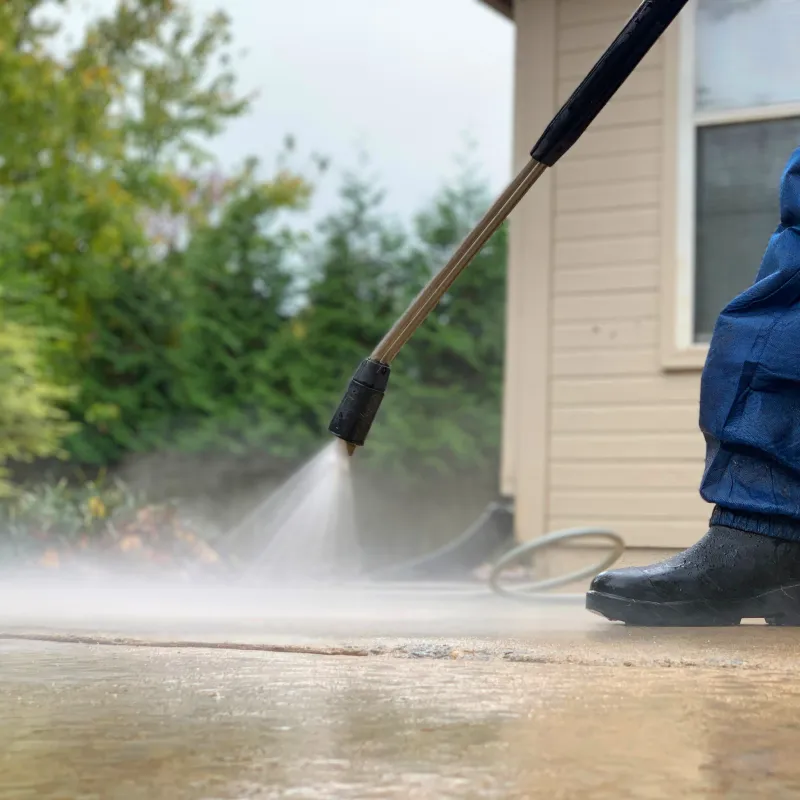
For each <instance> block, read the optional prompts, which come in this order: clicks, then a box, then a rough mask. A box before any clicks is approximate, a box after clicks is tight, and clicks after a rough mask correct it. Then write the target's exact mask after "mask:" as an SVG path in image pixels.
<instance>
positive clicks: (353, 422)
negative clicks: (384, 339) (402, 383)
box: [328, 358, 390, 456]
mask: <svg viewBox="0 0 800 800" xmlns="http://www.w3.org/2000/svg"><path fill="white" fill-rule="evenodd" d="M389 372H390V368H389V365H388V364H383V363H381V362H380V361H374V360H373V359H371V358H368V359H366V360H364V361H362V362H361V365H360V366H359V368H358V369H357V370H356V373H355V375H353V378H352V380H351V381H350V383H349V384H348V386H347V391H345V394H344V397H343V398H342V402H341V403H339V407H338V408H337V409H336V413H335V414H334V415H333V419H332V420H331V424H330V425H329V426H328V430H329V431H330V432H331V433H332V434H333V435H334V436H338V437H339V438H340V439H343V440H344V442H345V444H346V445H347V453H348V455H351V456H352V455H353V453H354V452H355V449H356V447H363V445H364V442H365V440H366V438H367V434H368V433H369V429H370V428H371V427H372V423H373V422H374V420H375V415H376V414H377V413H378V408H379V407H380V405H381V401H382V400H383V393H384V392H385V391H386V386H387V384H388V383H389Z"/></svg>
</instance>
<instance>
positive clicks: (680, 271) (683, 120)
mask: <svg viewBox="0 0 800 800" xmlns="http://www.w3.org/2000/svg"><path fill="white" fill-rule="evenodd" d="M696 12H697V0H690V2H689V3H688V4H687V6H686V8H685V9H684V11H683V12H682V13H681V15H680V16H679V18H678V20H677V22H676V24H675V25H674V26H673V29H672V30H671V31H670V33H669V35H668V37H667V41H666V42H665V47H666V48H667V57H666V63H665V107H666V109H667V112H666V113H665V115H664V120H665V123H664V124H665V130H664V150H665V152H664V170H663V173H662V174H663V178H664V187H663V189H664V192H663V199H664V210H665V229H664V236H663V239H664V242H663V261H662V270H663V283H662V313H663V320H662V338H661V341H662V346H661V351H662V353H661V355H662V359H661V360H662V367H663V368H664V369H667V370H671V369H675V370H681V369H701V368H702V367H703V364H704V363H705V359H706V355H707V353H708V344H706V343H701V342H697V341H696V340H695V338H694V327H695V320H694V307H695V302H694V301H695V287H696V280H695V231H696V222H697V214H696V211H697V209H696V182H697V171H696V168H697V129H698V128H700V127H711V126H714V125H731V124H736V123H742V122H758V121H761V120H778V119H787V118H790V117H800V102H794V103H785V104H781V105H777V104H776V105H771V106H757V107H754V108H736V109H731V110H725V111H696V110H695V91H696V90H695V77H696V76H695V56H694V54H695V49H694V45H695V38H694V37H695V15H696ZM787 158H788V154H787ZM670 223H671V224H670ZM775 224H776V225H777V220H776V221H775ZM670 228H672V233H673V235H672V236H671V235H670ZM764 246H765V247H766V241H765V242H764ZM756 266H757V265H754V267H753V270H754V274H755V268H756Z"/></svg>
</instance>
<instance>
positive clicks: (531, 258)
mask: <svg viewBox="0 0 800 800" xmlns="http://www.w3.org/2000/svg"><path fill="white" fill-rule="evenodd" d="M636 5H637V3H636V0H517V2H516V3H515V18H516V22H517V32H518V56H517V71H516V80H517V93H516V127H515V137H516V140H517V146H516V147H515V159H516V161H517V164H516V165H515V166H521V164H522V163H524V159H525V157H526V154H527V150H528V149H529V148H530V146H531V145H532V144H533V143H534V141H535V140H536V138H537V137H538V135H539V134H540V133H541V130H542V128H543V127H544V125H545V124H546V122H547V121H548V119H549V117H550V116H552V114H553V113H554V112H555V110H556V108H557V107H558V106H560V104H561V103H562V102H563V101H564V100H566V99H567V97H568V96H569V94H570V93H571V92H572V91H573V90H574V88H575V87H576V85H577V84H578V83H579V82H580V80H581V79H582V78H583V77H584V76H585V74H586V73H587V72H588V71H589V69H590V68H591V66H592V65H593V63H594V62H595V61H596V59H597V58H598V56H599V55H600V54H601V53H602V51H603V50H604V49H605V47H607V46H608V44H609V43H610V42H611V41H612V40H613V38H614V37H615V36H616V34H617V33H618V32H619V30H620V29H621V27H622V26H623V25H624V23H625V21H626V20H627V18H628V17H629V16H630V15H631V13H632V12H633V11H634V10H635V8H636ZM677 40H678V36H677V31H675V30H674V29H673V30H671V31H669V32H668V34H667V36H666V37H665V39H664V40H663V41H661V42H659V43H658V44H657V45H656V46H655V48H654V49H653V51H652V52H651V53H650V54H649V55H648V56H647V58H646V59H645V60H644V61H643V62H642V64H641V65H640V66H639V68H638V69H637V70H636V72H635V73H634V74H633V75H632V76H631V78H630V79H629V80H628V81H627V83H626V84H625V85H624V86H623V87H622V89H621V90H620V91H619V93H618V95H617V96H616V97H615V98H614V100H613V101H612V102H611V103H610V104H609V106H608V107H607V108H606V109H605V110H604V111H603V112H602V114H601V115H600V116H599V117H598V119H597V120H596V121H595V123H594V124H593V125H592V127H591V128H590V129H589V131H587V133H586V134H585V135H584V137H583V138H582V139H581V141H579V142H578V144H577V145H576V146H575V147H574V149H573V150H572V151H570V153H568V154H567V155H566V156H565V157H564V159H563V161H562V162H561V163H560V164H559V165H557V167H556V168H555V169H554V170H553V171H552V173H553V174H552V175H551V176H550V177H549V179H548V181H547V182H545V183H544V185H542V184H540V185H537V186H536V187H535V188H534V189H533V190H532V193H531V194H532V195H533V196H535V197H536V198H537V199H536V200H534V201H533V202H530V203H529V204H528V205H526V206H524V207H522V208H520V209H519V210H518V213H517V214H516V215H515V217H514V218H513V219H512V223H511V257H510V265H509V283H510V287H509V290H510V291H509V294H510V299H509V322H508V377H507V386H506V388H507V394H508V398H507V401H506V415H507V420H506V432H505V437H504V459H503V474H502V484H503V488H504V489H505V490H506V491H508V492H510V493H513V494H514V495H515V497H516V498H517V506H518V512H517V515H518V535H519V536H520V538H523V539H529V538H533V537H536V536H539V535H541V534H542V533H544V532H547V531H548V530H556V529H560V528H568V527H575V526H584V525H599V526H602V527H605V528H610V529H612V530H614V531H616V532H618V533H619V534H621V535H622V536H623V537H624V538H625V539H626V541H627V542H628V544H629V545H630V546H632V547H648V548H676V547H684V546H686V545H688V544H691V543H692V542H694V541H695V540H696V539H697V538H698V535H699V534H700V533H701V532H702V529H703V525H704V524H705V522H706V521H707V518H708V514H709V508H708V506H707V505H706V504H705V503H704V502H703V501H702V500H701V499H700V497H699V496H698V493H697V486H698V482H699V478H700V474H701V470H702V461H703V441H702V437H701V435H700V433H699V432H698V430H697V413H698V412H697V406H698V395H699V371H698V370H697V369H691V370H684V371H679V370H669V369H667V367H666V366H665V362H664V360H663V352H662V347H661V341H660V339H661V331H662V324H661V323H662V319H661V318H662V315H663V314H666V313H671V311H672V310H671V309H668V308H665V305H664V303H663V300H662V298H663V296H664V292H663V291H662V289H663V287H662V281H664V280H668V279H671V277H670V276H672V275H673V274H674V270H673V269H671V267H670V260H671V259H673V258H674V247H673V246H672V244H673V242H672V238H673V237H674V225H673V221H674V213H673V208H672V205H673V204H674V199H675V196H676V193H675V185H674V184H675V180H676V176H675V173H676V169H675V164H676V161H675V159H676V154H675V140H676V136H675V133H674V131H675V129H676V125H677V103H676V95H675V92H674V91H673V87H674V85H675V83H676V79H675V78H676V73H677ZM532 83H533V84H544V87H545V88H543V87H542V85H539V88H538V89H536V90H533V89H531V88H530V84H532ZM547 86H550V90H549V91H548V89H547V88H546V87H547ZM536 101H538V102H539V103H540V105H539V106H538V107H537V108H536V109H532V108H531V106H530V103H531V102H536Z"/></svg>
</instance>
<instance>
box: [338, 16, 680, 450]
mask: <svg viewBox="0 0 800 800" xmlns="http://www.w3.org/2000/svg"><path fill="white" fill-rule="evenodd" d="M687 1H688V0H644V2H643V3H642V4H641V5H640V6H639V8H638V9H637V10H636V12H635V13H634V14H633V16H632V17H631V18H630V19H629V20H628V23H627V24H626V25H625V27H624V28H623V29H622V31H621V32H620V34H619V36H617V38H616V39H615V40H614V42H613V43H612V44H611V46H610V47H609V48H608V49H607V50H606V51H605V53H603V55H602V56H601V57H600V59H599V60H598V62H597V63H596V64H595V66H594V67H593V68H592V70H591V72H590V73H589V74H588V75H587V76H586V78H584V80H583V81H582V82H581V84H580V85H579V86H578V88H577V89H576V90H575V91H574V92H573V94H572V96H571V97H570V98H569V100H567V102H566V103H564V105H563V106H562V108H561V110H560V111H559V112H558V113H557V114H556V115H555V117H554V118H553V120H552V121H551V122H550V124H549V125H548V126H547V128H546V129H545V131H544V133H543V134H542V136H541V137H540V139H539V141H538V142H537V143H536V145H535V146H534V147H533V149H532V150H531V159H530V161H528V163H527V164H526V165H525V166H524V167H523V169H522V170H521V171H520V173H519V174H518V175H517V176H516V177H515V178H514V179H513V180H512V181H511V183H510V184H509V185H508V186H507V187H506V189H505V190H504V191H503V192H502V194H500V196H499V197H498V198H497V200H496V201H495V202H494V203H493V205H492V206H491V208H490V209H489V210H488V211H487V212H486V214H484V216H483V217H482V219H481V220H480V222H478V224H477V225H476V226H475V227H474V228H473V229H472V231H470V233H469V235H468V236H467V237H466V239H464V241H463V242H462V244H461V246H460V247H459V248H458V249H457V250H456V252H455V253H454V254H453V256H452V257H451V258H450V260H449V261H448V262H447V263H446V264H445V265H444V266H443V267H442V269H441V270H439V272H438V273H437V274H436V275H434V276H433V278H432V279H431V280H430V281H429V282H428V284H427V285H426V286H425V287H424V288H423V289H422V291H421V292H420V293H419V294H418V295H417V297H416V298H415V299H414V301H413V302H412V303H411V305H410V306H409V307H408V308H407V309H406V311H405V312H404V313H403V315H402V316H401V317H400V318H399V319H398V320H397V322H395V324H394V325H393V326H392V328H391V330H389V332H388V333H387V334H386V335H385V336H384V337H383V339H382V340H381V342H380V344H378V346H377V347H376V348H375V350H374V351H373V352H372V354H371V355H370V356H369V358H366V359H365V360H364V361H362V362H361V364H360V365H359V367H358V369H357V370H356V372H355V374H354V375H353V377H352V379H351V381H350V384H349V385H348V387H347V391H346V392H345V395H344V397H343V398H342V401H341V403H340V404H339V407H338V408H337V409H336V413H335V414H334V415H333V419H332V420H331V423H330V426H329V428H328V430H330V432H331V433H332V434H334V435H335V436H338V437H339V438H340V439H343V440H344V441H345V443H346V444H347V450H348V452H349V453H350V455H352V454H353V452H355V449H356V448H357V447H361V446H363V445H364V443H365V442H366V438H367V435H368V434H369V431H370V428H371V427H372V423H373V422H374V420H375V416H376V415H377V413H378V409H379V408H380V405H381V402H382V400H383V396H384V394H385V392H386V388H387V386H388V384H389V374H390V372H391V363H392V361H393V360H394V359H395V358H396V356H397V354H398V353H399V352H400V350H401V348H402V347H403V345H404V344H405V343H406V342H407V341H408V340H409V339H410V338H411V337H412V336H413V334H414V332H415V331H416V330H417V328H418V327H419V326H420V325H421V324H422V323H423V322H424V321H425V319H426V318H427V317H428V315H429V314H430V313H431V311H433V309H434V308H436V306H437V304H438V303H439V300H441V298H442V296H443V295H444V294H445V292H447V290H448V289H449V288H450V287H451V286H452V285H453V282H454V281H455V280H456V278H457V277H458V276H459V275H460V274H461V272H462V271H463V270H464V269H465V268H466V267H467V266H468V265H469V263H470V262H471V261H472V260H473V258H474V257H475V256H476V254H477V253H478V252H479V251H480V250H481V248H482V247H483V246H484V245H485V244H486V242H487V241H488V240H489V238H490V237H491V236H492V234H493V233H494V232H495V231H496V230H497V229H498V228H499V227H500V226H501V225H502V224H503V222H504V221H505V220H506V218H507V217H508V215H509V214H510V213H511V211H513V209H514V208H515V207H516V206H517V204H518V203H519V202H520V200H521V199H522V198H523V197H524V196H525V194H526V193H527V191H528V190H529V189H530V188H531V187H532V186H533V185H534V183H536V181H537V180H538V179H539V178H540V177H541V176H542V175H543V174H544V173H545V171H546V170H547V169H549V168H551V167H553V166H555V164H556V163H557V162H558V160H559V159H560V158H561V157H562V156H564V155H565V154H566V153H567V151H568V150H569V149H570V148H571V147H572V146H573V145H574V144H575V143H576V142H577V141H578V139H580V137H581V135H582V134H583V133H584V131H585V130H586V129H587V128H588V127H589V125H591V123H592V122H593V121H594V119H595V118H596V117H597V115H598V114H599V113H600V112H601V111H602V110H603V108H605V106H606V105H607V104H608V102H609V101H610V100H611V98H612V97H613V96H614V95H615V94H616V93H617V90H618V89H619V88H620V86H622V84H623V83H624V82H625V81H626V80H627V78H628V76H629V75H630V74H631V73H632V72H633V70H634V69H635V68H636V66H637V65H638V64H639V62H640V61H641V60H642V59H643V58H644V57H645V56H646V55H647V53H648V52H649V51H650V49H651V48H652V47H653V45H654V44H655V43H656V42H657V41H658V39H659V37H660V36H661V34H662V33H663V32H664V31H665V30H666V29H667V28H668V27H669V26H670V24H671V23H672V21H673V20H674V19H675V18H676V17H677V16H678V14H679V13H680V11H681V9H682V8H683V7H684V6H685V5H686V3H687Z"/></svg>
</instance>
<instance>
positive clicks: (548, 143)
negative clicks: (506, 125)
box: [531, 0, 688, 167]
mask: <svg viewBox="0 0 800 800" xmlns="http://www.w3.org/2000/svg"><path fill="white" fill-rule="evenodd" d="M597 1H598V2H599V0H597ZM687 2H688V0H644V2H643V3H642V4H641V5H640V6H639V8H637V9H636V12H635V13H634V15H633V16H632V17H631V18H630V20H628V24H627V25H626V26H625V27H624V28H623V29H622V32H621V33H620V34H619V36H617V38H616V39H615V40H614V42H613V43H612V45H611V46H610V47H609V48H608V50H606V51H605V53H603V55H602V56H601V57H600V60H599V61H598V62H597V63H596V64H595V65H594V67H593V68H592V71H591V72H590V73H589V74H588V75H587V76H586V78H584V80H583V82H582V83H581V85H580V86H579V87H578V88H577V89H576V90H575V91H574V92H573V93H572V96H571V97H570V98H569V100H567V102H566V103H564V105H563V107H562V108H561V110H560V111H559V112H558V114H556V115H555V117H554V118H553V121H552V122H551V123H550V124H549V125H548V126H547V129H546V130H545V132H544V133H543V134H542V136H541V138H540V139H539V141H538V142H537V143H536V145H535V146H534V148H533V150H531V156H532V157H533V158H535V159H536V160H537V161H538V162H539V163H541V164H544V165H545V166H548V167H552V166H553V165H554V164H555V163H556V162H557V161H558V159H559V158H561V156H563V155H564V154H565V153H566V152H567V151H568V150H569V149H570V147H572V145H574V144H575V142H577V141H578V139H580V137H581V134H583V132H584V131H585V130H586V129H587V128H588V127H589V125H591V123H592V121H593V120H594V119H595V117H596V116H597V115H598V114H599V113H600V112H601V111H602V110H603V108H605V106H606V104H607V103H608V101H609V100H610V99H611V98H612V97H613V96H614V95H615V94H616V93H617V90H618V89H619V87H620V86H622V84H623V83H624V82H625V80H626V79H627V78H628V76H629V75H630V74H631V72H633V70H634V69H635V68H636V66H637V65H638V64H639V62H640V61H641V60H642V59H643V58H644V57H645V56H646V55H647V53H648V52H649V50H650V48H651V47H652V46H653V45H654V44H655V43H656V42H657V41H658V38H659V37H660V36H661V34H662V33H664V31H665V30H666V29H667V28H668V27H669V26H670V24H671V23H672V21H673V20H674V19H675V17H677V16H678V14H679V13H680V11H681V9H682V8H683V7H684V6H685V5H686V3H687Z"/></svg>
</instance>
